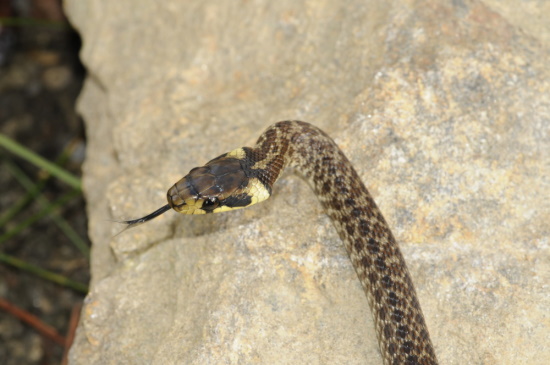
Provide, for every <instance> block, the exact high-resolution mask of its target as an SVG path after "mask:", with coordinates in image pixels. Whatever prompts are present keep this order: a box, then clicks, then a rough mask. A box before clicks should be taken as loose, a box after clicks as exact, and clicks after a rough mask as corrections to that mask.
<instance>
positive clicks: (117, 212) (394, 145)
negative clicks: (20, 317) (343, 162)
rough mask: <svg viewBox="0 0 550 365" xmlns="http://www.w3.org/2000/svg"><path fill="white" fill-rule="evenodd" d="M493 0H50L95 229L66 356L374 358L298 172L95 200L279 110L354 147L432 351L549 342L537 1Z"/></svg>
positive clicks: (546, 94)
mask: <svg viewBox="0 0 550 365" xmlns="http://www.w3.org/2000/svg"><path fill="white" fill-rule="evenodd" d="M496 3H497V2H494V1H489V2H483V1H468V0H460V1H453V2H449V1H443V0H439V1H438V0H425V1H422V0H417V1H405V0H402V1H397V0H396V1H393V2H380V1H364V0H362V1H355V0H352V1H347V2H341V1H326V0H325V1H323V0H321V1H315V2H296V1H290V0H284V1H278V2H273V1H262V0H258V1H252V2H239V3H238V5H236V3H233V2H218V1H186V2H181V1H170V0H169V1H163V2H152V1H144V0H139V1H135V0H133V1H130V0H120V1H106V0H103V1H82V0H79V1H76V0H67V1H66V2H65V5H66V8H67V11H68V13H69V15H70V17H71V20H72V22H73V24H74V25H75V26H76V27H77V28H78V29H79V30H80V32H81V34H82V37H83V41H84V48H83V51H82V59H83V61H84V63H85V64H86V65H87V67H88V71H89V77H88V80H87V82H86V86H85V88H84V90H83V93H82V96H81V100H80V111H81V113H82V114H83V116H84V118H85V119H86V123H87V134H88V143H89V149H88V157H87V163H86V167H85V180H84V183H85V189H86V196H87V200H88V210H89V217H90V222H89V230H90V237H91V239H92V241H93V243H94V247H93V257H92V275H93V279H92V285H91V291H90V293H89V295H88V297H87V299H86V304H85V307H84V309H83V312H82V318H81V322H80V325H79V329H78V333H77V338H76V340H75V343H74V345H73V347H72V349H71V353H70V360H71V363H72V364H120V363H131V364H176V363H177V364H220V363H228V364H241V363H242V364H250V363H259V364H278V363H281V364H290V363H293V364H329V363H330V364H344V363H345V364H365V363H369V364H381V358H380V355H379V352H378V347H377V343H376V335H375V333H374V329H373V326H372V321H371V317H370V312H369V309H368V307H367V301H366V299H365V296H364V294H363V293H362V290H361V288H360V285H359V283H358V281H357V279H356V277H355V274H354V272H353V269H352V267H351V264H350V263H349V260H348V258H347V255H346V252H345V250H344V248H343V247H342V245H341V243H340V241H339V239H338V237H337V235H336V232H335V230H334V229H333V227H332V225H331V222H330V221H329V220H328V219H327V217H326V216H325V215H324V214H323V212H322V209H321V207H320V205H319V204H318V203H317V202H316V199H315V196H314V195H313V193H312V192H311V191H310V190H309V188H308V187H307V186H306V184H304V183H303V182H302V181H301V180H300V178H299V177H297V176H296V175H293V174H292V173H287V174H285V175H284V176H283V178H282V179H281V180H280V181H279V182H278V184H277V186H276V188H275V191H274V195H273V196H272V198H271V199H270V200H269V201H267V202H265V203H262V204H259V205H256V206H254V207H251V208H249V209H245V210H240V211H236V212H232V213H227V214H219V215H208V216H179V215H177V214H176V213H174V212H168V213H166V214H165V215H163V216H162V217H160V218H158V219H156V220H154V221H152V222H150V223H148V224H146V225H143V226H140V227H138V228H135V229H133V230H130V231H126V232H124V233H123V234H121V235H118V236H115V234H116V233H117V232H118V231H119V230H120V229H121V227H120V226H118V225H116V224H113V223H111V222H109V219H121V218H133V217H139V216H142V215H145V214H147V213H149V212H151V211H153V210H154V209H156V208H157V207H159V206H161V205H163V204H165V193H166V190H167V189H168V188H169V187H170V186H171V185H172V184H173V183H174V182H175V181H177V180H178V179H179V178H180V177H181V176H183V175H184V174H185V173H187V171H188V170H190V169H191V168H192V167H195V166H197V165H201V164H203V163H205V162H206V161H208V160H209V159H211V158H213V157H215V156H217V155H219V154H221V153H223V152H226V151H229V150H232V149H234V148H236V147H241V146H244V145H252V144H253V143H254V141H255V140H256V138H257V137H258V136H259V135H260V133H261V132H262V131H263V130H264V129H265V128H266V127H267V126H268V125H269V124H271V123H273V122H276V121H278V120H284V119H301V120H306V121H309V122H312V123H314V124H316V125H318V126H319V127H321V128H322V129H324V130H325V131H326V132H327V133H328V134H330V135H331V136H333V138H335V140H336V141H337V143H338V144H339V145H340V146H341V147H342V149H343V150H344V151H345V153H346V154H347V155H348V157H349V158H350V160H351V161H352V162H353V163H354V165H355V166H356V169H357V170H358V172H359V173H360V175H361V176H362V177H363V179H364V181H365V183H366V185H367V186H368V187H369V188H370V190H371V193H372V194H373V196H374V197H375V200H376V201H377V202H378V205H379V206H380V208H381V209H382V211H383V212H384V214H385V216H386V219H387V220H388V221H389V223H390V225H391V226H392V227H393V229H394V233H395V235H396V237H397V239H398V241H399V242H400V243H401V247H402V250H403V252H404V255H405V258H406V260H407V261H408V264H409V269H410V271H411V274H412V276H413V279H414V281H415V284H416V287H417V291H418V293H419V296H420V302H421V303H422V307H423V309H424V314H425V317H426V320H427V323H428V326H429V328H430V333H431V336H432V340H433V342H434V345H435V349H436V352H437V354H438V357H439V360H440V362H441V363H442V364H546V363H548V362H549V361H550V347H549V346H548V340H547V339H548V333H549V331H550V322H549V320H548V308H550V294H549V291H548V280H549V271H550V255H549V248H548V247H549V233H550V228H549V225H548V222H549V221H550V198H549V196H550V194H549V191H550V189H549V185H550V180H549V179H548V176H550V157H549V154H548V150H550V143H549V142H550V137H549V131H550V127H549V126H550V81H549V80H550V78H549V74H550V72H549V68H548V57H549V52H548V39H550V37H549V33H548V28H545V26H546V25H545V24H542V23H541V22H540V21H539V24H538V25H539V27H538V28H537V24H536V23H537V21H536V19H533V20H531V19H530V14H533V13H535V12H534V11H533V6H537V4H539V5H538V6H540V9H543V7H545V6H546V7H547V6H548V5H547V4H545V2H544V1H542V0H541V1H530V2H529V3H530V7H528V10H529V12H526V13H525V14H524V16H523V18H522V14H521V12H522V9H515V12H511V11H510V8H511V7H513V5H511V4H514V3H515V2H512V1H502V2H498V3H499V4H496ZM533 4H534V5H533ZM499 11H500V13H499ZM512 13H513V16H512V15H510V14H512ZM534 29H536V30H534ZM540 29H542V33H541V32H540Z"/></svg>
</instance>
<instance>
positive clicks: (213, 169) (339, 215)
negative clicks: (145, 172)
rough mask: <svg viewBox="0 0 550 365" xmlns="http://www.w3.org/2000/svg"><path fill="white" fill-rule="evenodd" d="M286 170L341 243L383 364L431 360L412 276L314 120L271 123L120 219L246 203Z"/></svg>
mask: <svg viewBox="0 0 550 365" xmlns="http://www.w3.org/2000/svg"><path fill="white" fill-rule="evenodd" d="M286 167H290V168H293V169H294V170H295V171H297V172H298V173H299V174H301V175H302V176H303V177H304V178H305V180H306V181H307V182H308V183H309V185H310V186H311V187H312V189H313V191H314V192H315V194H316V196H317V198H318V199H319V201H320V202H321V204H322V206H323V208H324V210H325V212H326V214H327V215H328V216H329V217H330V218H331V220H332V222H333V224H334V226H335V228H336V230H337V232H338V235H339V236H340V238H341V240H342V241H343V243H344V246H345V248H346V250H347V253H348V255H349V257H350V259H351V262H352V265H353V267H354V269H355V272H356V273H357V277H358V279H359V281H360V283H361V286H362V287H363V290H364V292H365V294H366V297H367V301H368V303H369V307H370V310H371V314H372V317H373V319H374V325H375V329H376V333H377V338H378V345H379V349H380V352H381V356H382V359H383V362H384V364H385V365H396V364H407V365H417V364H418V365H432V364H437V358H436V355H435V352H434V348H433V345H432V342H431V339H430V336H429V332H428V328H427V326H426V322H425V320H424V315H423V313H422V309H421V307H420V303H419V300H418V297H417V295H416V291H415V288H414V285H413V282H412V279H411V275H410V273H409V270H408V269H407V265H406V263H405V260H404V258H403V255H402V253H401V251H400V249H399V245H398V244H397V241H396V240H395V238H394V236H393V234H392V232H391V230H390V227H389V225H388V224H387V223H386V220H385V219H384V217H383V216H382V213H381V211H380V209H379V208H378V207H377V205H376V203H375V202H374V200H373V198H372V197H371V195H370V193H369V192H368V190H367V188H366V187H365V185H364V184H363V182H362V181H361V178H360V177H359V174H358V173H357V172H356V170H355V169H354V168H353V166H352V164H351V163H350V161H349V160H348V158H347V157H346V156H345V155H344V153H343V152H342V150H341V149H340V148H339V147H338V146H337V144H336V143H335V142H334V140H333V139H332V138H330V137H329V136H328V135H327V134H326V133H325V132H323V131H322V130H321V129H319V128H317V127H315V126H313V125H312V124H309V123H306V122H301V121H295V120H293V121H282V122H278V123H275V124H273V125H272V126H270V127H269V128H267V130H266V131H265V132H264V133H263V134H262V135H261V136H260V137H259V139H258V141H257V142H256V145H255V146H254V147H252V148H251V147H242V148H238V149H235V150H233V151H231V152H228V153H225V154H222V155H220V156H218V157H216V158H215V159H213V160H211V161H209V162H207V163H206V164H205V165H204V166H201V167H195V168H194V169H192V170H190V171H189V173H188V174H187V175H186V176H184V177H183V178H182V179H180V180H179V181H178V182H176V183H175V184H174V185H173V186H172V187H171V188H170V189H169V190H168V193H167V199H168V204H166V205H164V206H163V207H161V208H159V209H158V210H156V211H155V212H153V213H151V214H149V215H147V216H144V217H142V218H139V219H133V220H127V221H122V222H121V223H124V224H126V225H127V226H126V228H125V229H127V228H132V227H135V226H137V225H139V224H142V223H145V222H147V221H149V220H151V219H153V218H155V217H157V216H159V215H161V214H163V213H165V212H166V211H168V210H170V209H174V210H175V211H177V212H179V213H183V214H208V213H218V212H225V211H231V210H235V209H240V208H246V207H249V206H251V205H253V204H256V203H259V202H262V201H264V200H266V199H267V198H269V197H270V196H271V194H272V189H273V185H274V184H275V182H276V181H277V179H278V178H279V177H280V176H281V173H282V171H283V170H284V169H285V168H286Z"/></svg>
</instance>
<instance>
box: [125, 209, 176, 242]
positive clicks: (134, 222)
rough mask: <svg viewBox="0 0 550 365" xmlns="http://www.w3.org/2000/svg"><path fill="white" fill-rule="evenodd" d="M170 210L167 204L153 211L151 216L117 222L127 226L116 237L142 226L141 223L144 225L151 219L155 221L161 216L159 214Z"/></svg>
mask: <svg viewBox="0 0 550 365" xmlns="http://www.w3.org/2000/svg"><path fill="white" fill-rule="evenodd" d="M170 209H172V207H170V205H169V204H166V205H165V206H163V207H160V208H159V209H157V210H155V211H154V212H153V213H151V214H148V215H146V216H145V217H141V218H138V219H132V220H129V221H117V222H118V223H122V224H126V225H127V226H126V227H125V228H124V229H123V230H122V231H120V232H119V233H118V234H117V235H119V234H121V233H122V232H124V231H126V230H127V229H130V228H134V227H137V226H139V225H140V224H143V223H145V222H148V221H150V220H151V219H155V218H156V217H158V216H159V215H161V214H164V213H166V212H167V211H169V210H170Z"/></svg>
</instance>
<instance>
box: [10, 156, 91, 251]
mask: <svg viewBox="0 0 550 365" xmlns="http://www.w3.org/2000/svg"><path fill="white" fill-rule="evenodd" d="M6 166H7V168H8V170H9V171H10V172H11V173H12V174H13V176H15V178H16V179H17V180H18V181H19V183H20V184H21V185H23V187H24V188H25V189H26V190H27V192H28V194H27V196H26V198H25V199H23V200H24V201H27V200H28V198H29V197H30V198H31V199H32V198H33V197H34V196H36V194H37V192H39V191H40V190H42V187H43V184H44V183H45V181H43V180H42V181H39V182H38V183H36V184H34V183H33V182H32V180H31V179H30V178H29V177H28V176H27V175H26V174H25V173H24V172H23V171H22V170H21V169H20V168H19V167H17V166H16V165H15V164H14V163H12V162H11V161H6ZM36 200H37V201H38V203H39V204H40V205H42V207H44V208H46V207H47V206H48V205H49V204H50V202H49V201H48V200H47V199H46V198H44V197H43V196H42V195H38V196H37V198H36ZM51 218H52V220H53V221H54V223H55V224H57V226H58V227H59V229H61V230H62V231H63V233H65V235H66V236H67V237H68V238H69V239H70V240H71V242H72V243H73V244H74V245H75V247H76V248H78V250H79V251H80V252H81V253H82V254H83V255H84V256H86V257H87V258H89V257H90V248H89V247H88V245H87V243H86V242H85V241H84V240H83V239H82V238H81V237H80V236H79V235H78V233H77V232H76V231H75V230H74V229H73V228H72V227H71V226H70V224H69V223H67V221H66V220H65V219H63V218H62V217H61V215H59V214H57V213H56V212H52V214H51ZM2 220H3V219H2ZM2 220H0V227H2Z"/></svg>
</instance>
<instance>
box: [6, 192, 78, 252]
mask: <svg viewBox="0 0 550 365" xmlns="http://www.w3.org/2000/svg"><path fill="white" fill-rule="evenodd" d="M78 195H80V191H77V190H73V191H71V192H69V193H67V194H64V195H63V196H61V198H59V199H57V200H56V201H55V202H53V203H50V204H49V205H48V206H46V207H45V208H44V209H42V210H41V211H40V212H39V213H38V214H35V215H34V216H32V217H30V218H29V219H27V220H25V221H23V222H22V223H20V224H18V225H17V226H15V228H14V229H12V230H11V231H8V232H6V233H4V234H3V235H2V236H0V245H1V244H2V243H4V242H5V241H7V240H8V239H10V238H11V237H13V236H15V235H16V234H18V233H19V232H21V231H22V230H24V229H25V228H27V227H28V226H30V225H31V224H33V223H34V222H36V221H37V220H39V219H41V218H42V217H44V216H46V215H48V214H50V213H51V212H53V211H55V210H56V209H58V208H60V207H62V206H63V205H65V204H67V202H69V201H70V200H71V199H73V198H74V197H75V196H78Z"/></svg>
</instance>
